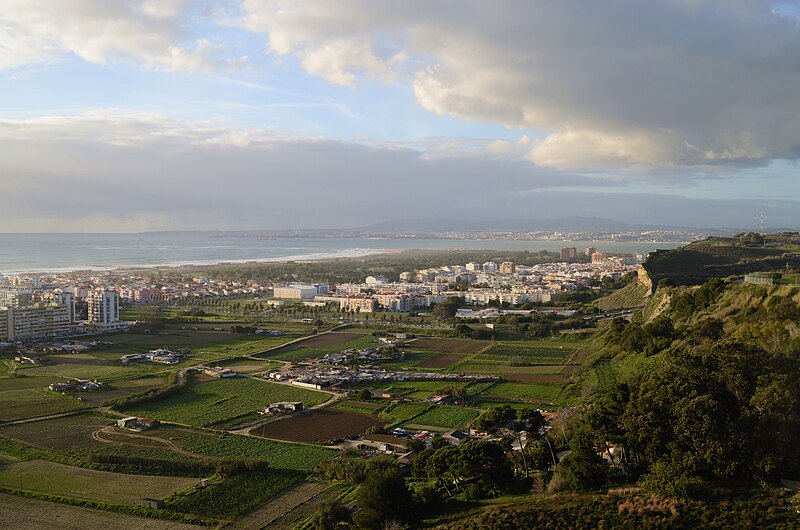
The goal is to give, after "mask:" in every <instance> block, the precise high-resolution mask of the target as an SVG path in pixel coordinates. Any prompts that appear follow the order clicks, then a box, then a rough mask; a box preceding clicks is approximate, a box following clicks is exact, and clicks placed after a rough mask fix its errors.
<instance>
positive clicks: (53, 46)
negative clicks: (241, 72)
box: [0, 0, 243, 72]
mask: <svg viewBox="0 0 800 530" xmlns="http://www.w3.org/2000/svg"><path fill="white" fill-rule="evenodd" d="M193 3H194V2H192V1H191V0H158V1H156V0H114V1H112V2H96V1H93V0H70V1H57V2H49V1H45V0H3V2H0V71H1V70H8V69H12V68H16V67H20V66H25V65H28V64H39V63H45V62H48V61H52V60H55V59H58V58H60V57H62V56H64V55H65V54H67V53H74V54H75V55H77V56H78V57H80V58H81V59H83V60H84V61H87V62H90V63H98V64H105V63H109V62H115V61H122V62H128V63H133V64H137V65H142V66H144V67H147V68H154V69H159V70H166V71H189V72H197V71H210V70H213V69H218V68H223V67H232V68H235V67H238V66H240V64H241V62H242V60H243V59H242V58H241V57H238V58H231V57H226V50H225V49H224V48H222V47H221V46H220V45H215V44H212V43H211V42H209V41H208V40H207V39H205V38H202V37H195V36H193V35H192V32H191V30H190V29H189V23H188V20H187V19H188V17H189V15H190V13H191V10H192V8H193Z"/></svg>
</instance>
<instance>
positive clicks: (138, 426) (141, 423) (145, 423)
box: [117, 416, 161, 431]
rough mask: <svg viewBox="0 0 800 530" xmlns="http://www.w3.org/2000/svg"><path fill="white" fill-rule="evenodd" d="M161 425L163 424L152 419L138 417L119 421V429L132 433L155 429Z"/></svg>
mask: <svg viewBox="0 0 800 530" xmlns="http://www.w3.org/2000/svg"><path fill="white" fill-rule="evenodd" d="M159 425H161V422H160V421H158V420H154V419H151V418H137V417H136V416H129V417H127V418H121V419H119V420H117V427H122V428H123V429H130V430H132V431H143V430H145V429H154V428H155V427H158V426H159Z"/></svg>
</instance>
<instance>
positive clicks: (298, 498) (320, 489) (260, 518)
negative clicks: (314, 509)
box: [228, 482, 330, 530]
mask: <svg viewBox="0 0 800 530" xmlns="http://www.w3.org/2000/svg"><path fill="white" fill-rule="evenodd" d="M328 489H330V486H328V485H325V484H320V483H318V482H303V483H301V484H299V485H297V486H295V487H294V488H292V489H289V490H287V491H284V492H283V493H281V494H280V495H278V496H276V497H273V498H271V499H269V500H268V501H266V502H264V503H262V504H261V505H260V506H257V507H256V508H254V509H253V510H250V511H249V512H247V513H246V514H244V515H242V516H241V517H240V518H238V519H237V520H236V521H234V522H233V524H231V525H229V526H228V528H232V529H234V530H260V529H261V528H264V527H265V526H268V525H270V524H272V523H274V522H275V521H277V520H278V519H280V518H281V517H283V516H285V515H287V514H289V513H290V512H292V511H293V510H294V509H295V508H297V507H299V506H301V505H303V504H305V503H307V502H308V501H310V500H311V499H313V498H315V497H316V496H318V495H320V494H321V493H324V492H325V491H327V490H328ZM282 505H283V506H282Z"/></svg>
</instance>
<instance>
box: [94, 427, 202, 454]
mask: <svg viewBox="0 0 800 530" xmlns="http://www.w3.org/2000/svg"><path fill="white" fill-rule="evenodd" d="M102 433H105V434H113V435H115V436H122V437H126V438H142V439H144V440H148V441H153V442H158V443H161V444H164V445H165V446H167V448H168V449H169V450H170V451H172V452H174V453H177V454H179V455H184V456H191V457H197V455H196V454H195V453H192V452H189V451H184V450H183V449H181V448H180V447H178V446H177V445H176V444H175V442H173V441H171V440H166V439H164V438H159V437H158V436H145V435H143V434H135V433H132V432H123V431H118V430H116V429H115V428H114V426H113V425H107V426H105V427H102V428H100V429H97V430H96V431H94V432H93V433H92V438H94V439H95V440H97V441H98V442H101V443H104V444H113V443H117V442H116V441H115V440H107V439H105V438H103V436H102ZM204 458H212V459H213V458H214V457H209V456H206V457H204Z"/></svg>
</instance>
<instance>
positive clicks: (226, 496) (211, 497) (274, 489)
mask: <svg viewBox="0 0 800 530" xmlns="http://www.w3.org/2000/svg"><path fill="white" fill-rule="evenodd" d="M303 479H304V475H303V474H302V473H298V472H291V471H285V470H270V471H267V472H266V473H258V474H248V475H236V476H231V477H227V478H226V479H225V480H222V481H219V482H212V483H211V484H210V485H209V486H208V487H207V488H205V489H203V490H199V491H188V492H185V493H182V494H180V495H176V496H175V497H173V498H170V499H169V500H168V501H167V502H166V503H165V506H164V508H165V509H167V510H170V511H175V512H181V513H190V514H194V515H199V516H201V517H211V518H215V519H232V518H234V517H236V516H237V515H240V514H243V513H246V512H248V511H250V510H252V509H253V508H255V507H256V506H258V505H259V504H261V503H263V502H266V501H268V500H269V499H271V498H273V497H275V496H276V495H278V494H280V493H282V492H284V491H286V490H288V489H290V488H292V487H294V486H296V485H297V484H299V483H300V482H302V481H303Z"/></svg>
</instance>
